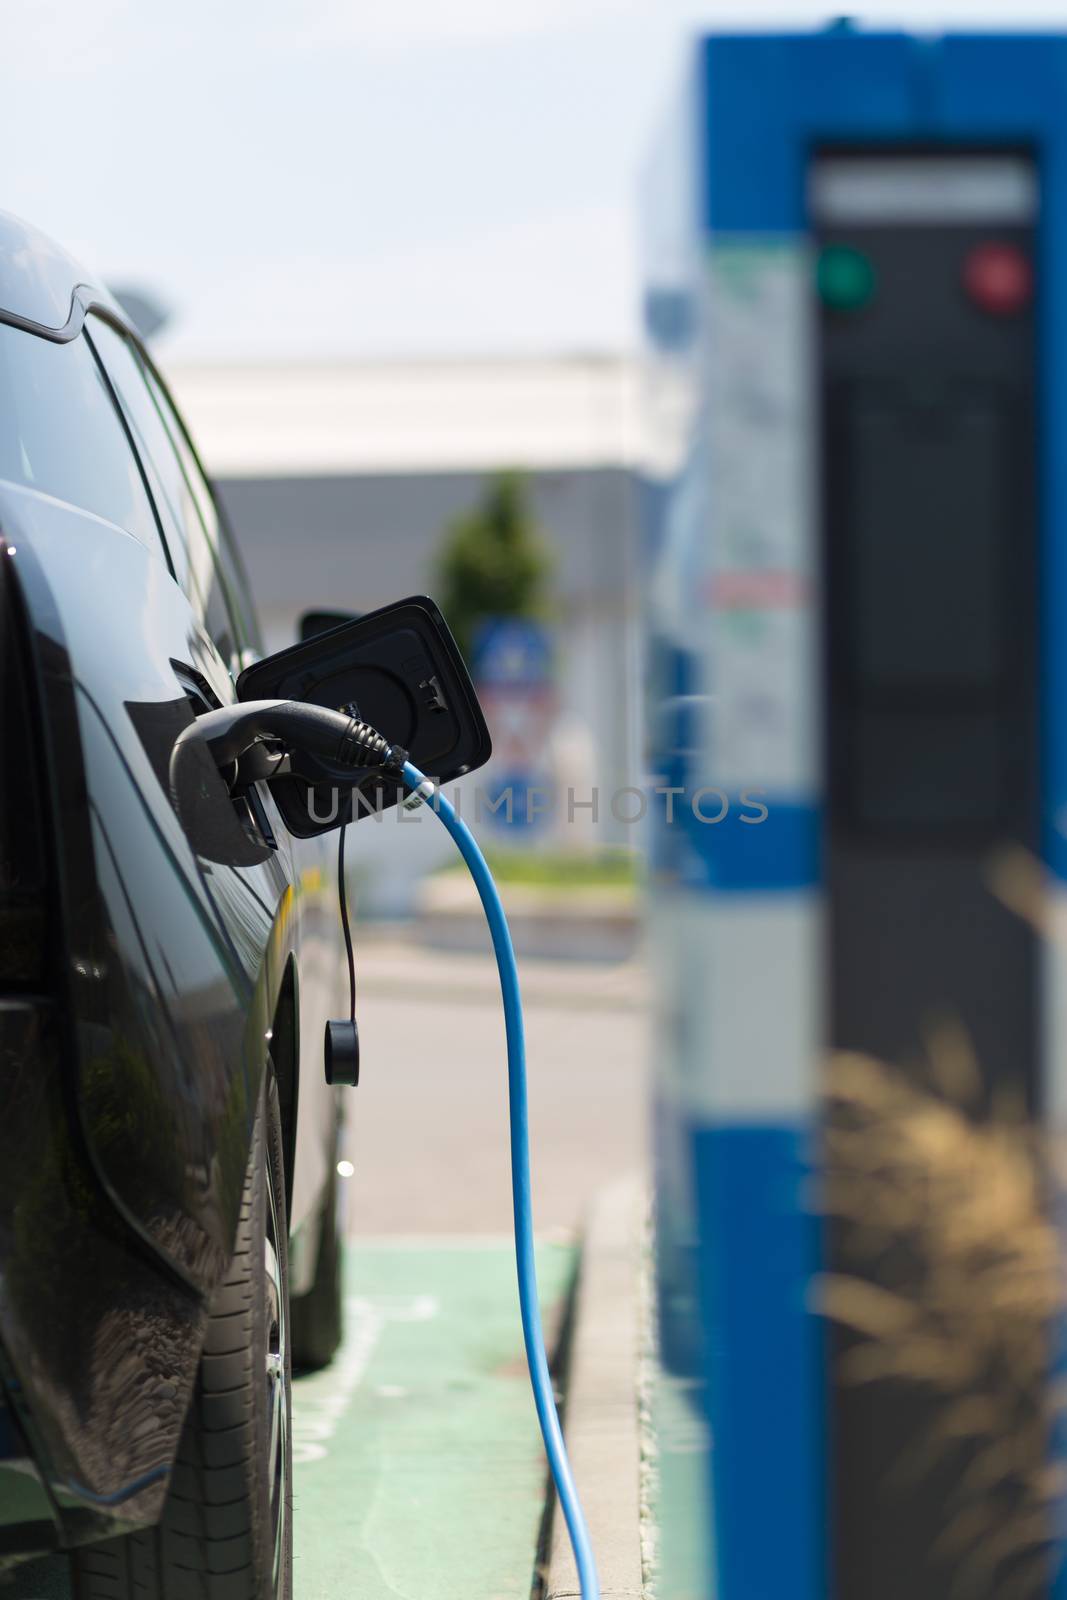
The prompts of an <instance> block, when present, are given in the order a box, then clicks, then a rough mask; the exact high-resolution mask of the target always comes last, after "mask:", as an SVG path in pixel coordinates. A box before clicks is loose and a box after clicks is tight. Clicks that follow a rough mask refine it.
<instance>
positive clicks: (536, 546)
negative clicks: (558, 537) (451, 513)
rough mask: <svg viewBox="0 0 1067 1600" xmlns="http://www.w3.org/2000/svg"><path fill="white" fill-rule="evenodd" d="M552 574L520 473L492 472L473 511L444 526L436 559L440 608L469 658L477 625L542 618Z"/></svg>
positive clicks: (548, 557)
mask: <svg viewBox="0 0 1067 1600" xmlns="http://www.w3.org/2000/svg"><path fill="white" fill-rule="evenodd" d="M551 570H552V563H551V558H550V554H549V550H548V547H547V546H546V544H545V542H544V540H543V538H542V537H541V534H540V532H539V530H538V528H537V525H536V523H535V521H534V519H533V515H532V513H531V510H530V505H529V496H528V493H527V488H526V484H525V481H524V480H523V478H522V476H521V474H519V473H517V472H500V473H497V474H495V475H494V476H493V477H492V478H491V479H490V480H489V483H488V484H487V485H486V488H485V492H484V494H483V495H482V498H481V500H480V501H479V503H478V504H477V505H476V506H475V507H474V508H473V510H471V511H466V512H464V513H463V514H462V515H461V516H458V517H456V518H455V519H454V520H453V521H452V522H451V523H449V525H448V527H447V528H446V529H445V535H444V542H443V545H442V547H441V550H440V553H439V555H438V559H437V583H438V592H439V595H440V601H441V609H442V611H443V612H444V614H445V616H446V617H447V619H448V623H449V626H450V627H451V629H452V632H453V633H454V634H455V636H456V641H457V643H458V645H459V647H460V649H461V650H462V651H463V654H464V655H465V656H466V657H467V658H468V659H469V657H470V650H471V645H472V643H473V639H474V634H475V630H476V629H477V627H478V624H479V623H480V622H483V621H485V620H486V619H487V618H490V617H536V616H542V615H544V612H545V609H546V605H547V591H548V582H549V578H550V575H551Z"/></svg>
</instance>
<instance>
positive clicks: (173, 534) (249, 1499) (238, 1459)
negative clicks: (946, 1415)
mask: <svg viewBox="0 0 1067 1600" xmlns="http://www.w3.org/2000/svg"><path fill="white" fill-rule="evenodd" d="M296 531H297V530H294V532H296ZM258 643H259V641H258V635H257V631H256V621H255V617H254V615H253V613H252V610H251V607H250V604H249V599H248V588H247V584H246V582H245V579H244V576H243V574H242V570H241V566H240V562H239V560H238V556H237V552H236V549H235V547H234V544H233V541H232V539H231V536H230V534H229V532H228V530H227V527H226V523H225V518H224V516H223V515H222V512H221V509H220V506H219V503H218V501H217V500H216V497H215V495H214V493H213V492H212V489H211V486H210V484H209V482H208V480H207V478H206V477H205V474H204V472H203V471H202V469H201V466H200V464H199V461H198V459H197V456H196V452H195V450H194V448H193V446H192V444H191V442H190V439H189V436H188V433H187V432H186V430H185V428H184V426H183V424H182V421H181V419H180V417H179V416H178V414H177V412H176V411H175V408H174V405H173V403H172V401H171V399H170V397H169V395H168V392H167V389H166V386H165V384H164V383H163V381H162V379H161V378H160V375H159V373H158V372H157V370H156V368H155V367H154V365H153V363H152V360H151V359H150V357H149V356H148V354H147V353H146V351H145V349H144V348H143V346H142V344H141V342H140V340H139V339H138V336H137V333H136V331H135V329H134V328H133V327H132V326H131V324H130V322H129V321H128V320H127V318H126V317H125V316H124V314H123V312H122V310H121V309H120V307H119V306H118V305H117V304H116V302H115V301H114V300H113V299H112V297H111V296H110V295H109V294H108V292H107V291H106V289H105V288H104V287H103V286H102V285H100V284H98V283H94V282H93V281H92V279H91V278H89V277H87V276H86V275H85V274H84V273H83V272H82V271H80V269H79V268H78V267H77V266H76V264H75V263H74V262H73V261H72V260H71V259H70V258H69V257H68V256H67V255H66V254H65V253H64V252H63V251H62V250H60V249H58V248H57V247H56V246H55V245H54V244H52V243H51V241H49V240H48V239H46V238H44V237H43V236H42V235H41V234H39V233H38V232H37V231H36V230H34V229H32V228H30V227H28V226H27V225H25V224H24V223H22V222H20V221H18V220H17V219H15V218H13V217H10V216H0V1568H2V1567H4V1566H10V1565H15V1564H17V1563H18V1562H19V1561H21V1560H22V1559H24V1558H25V1557H27V1556H31V1555H34V1554H38V1553H43V1552H49V1551H56V1550H69V1552H70V1560H71V1565H72V1571H73V1584H74V1592H75V1594H76V1595H78V1596H80V1597H81V1600H98V1597H99V1600H102V1597H104V1596H106V1597H108V1600H123V1597H127V1596H129V1597H132V1596H133V1595H134V1594H135V1593H136V1594H137V1595H138V1596H144V1597H145V1600H153V1597H158V1600H162V1597H163V1596H164V1595H166V1596H167V1600H183V1597H185V1596H194V1595H195V1596H197V1597H204V1600H210V1597H217V1600H238V1597H246V1596H247V1597H255V1600H260V1597H263V1596H268V1595H269V1596H280V1597H285V1596H287V1595H289V1593H290V1592H291V1567H290V1550H291V1525H290V1506H291V1486H290V1459H291V1447H290V1437H289V1405H290V1400H289V1381H290V1370H291V1363H292V1361H293V1360H294V1359H295V1360H298V1361H301V1362H307V1363H322V1362H324V1361H326V1360H327V1359H328V1358H329V1356H330V1354H331V1353H332V1351H333V1349H334V1348H335V1346H336V1344H337V1342H338V1339H339V1336H340V1312H341V1299H340V1274H339V1251H338V1239H337V1223H336V1216H337V1204H336V1188H337V1172H336V1169H337V1154H338V1139H339V1136H340V1117H339V1107H338V1102H337V1099H336V1090H333V1089H330V1088H329V1087H328V1086H327V1084H326V1082H325V1078H324V1074H323V1065H322V1060H323V1056H322V1041H323V1031H324V1025H325V1021H326V1019H327V1018H328V1017H330V1016H334V1015H337V1014H338V1013H340V1012H342V1011H344V1010H345V1009H346V1006H347V990H346V989H345V988H344V985H343V976H344V973H343V965H342V960H341V951H340V941H339V934H338V925H337V914H336V902H335V899H334V893H335V886H334V879H333V876H332V872H331V864H330V863H331V860H332V854H333V852H332V851H330V850H328V849H327V846H326V844H325V842H324V841H323V840H321V839H319V838H317V837H307V838H297V837H295V836H294V834H293V832H292V830H291V829H290V828H289V827H288V826H287V825H286V822H285V820H284V819H283V816H282V814H281V813H280V811H279V809H278V807H277V805H276V804H275V802H274V800H273V799H272V796H271V793H270V790H269V788H268V786H267V785H266V784H264V783H259V782H255V781H250V782H247V783H246V784H245V785H244V786H243V788H242V791H241V792H240V793H239V794H235V793H234V790H233V786H232V785H231V784H228V783H227V781H226V778H225V774H219V773H215V772H213V771H210V770H205V771H204V772H202V773H201V774H200V775H199V777H198V779H197V783H198V785H199V787H198V789H197V793H196V795H195V802H196V804H195V815H196V823H197V825H196V828H195V829H194V830H192V832H191V831H190V828H189V826H188V816H183V815H182V812H181V807H179V806H177V805H176V804H175V796H174V793H173V785H172V783H171V775H170V770H169V761H170V755H171V752H172V750H173V747H174V744H175V740H176V738H177V737H178V735H179V734H180V733H181V731H182V730H183V729H184V728H186V727H187V726H188V725H189V724H190V722H191V721H192V719H193V718H194V717H196V716H198V715H200V714H201V713H203V712H204V711H205V710H208V709H210V708H215V707H219V706H224V705H227V704H229V703H231V702H232V701H233V700H234V698H235V695H236V694H237V690H236V688H235V683H236V680H237V678H238V676H239V674H240V673H241V672H242V670H243V669H248V668H249V667H250V665H251V664H252V663H254V662H255V660H256V657H257V651H258ZM309 831H312V832H313V831H314V830H309ZM194 835H195V836H194ZM290 1296H291V1297H292V1309H291V1311H290Z"/></svg>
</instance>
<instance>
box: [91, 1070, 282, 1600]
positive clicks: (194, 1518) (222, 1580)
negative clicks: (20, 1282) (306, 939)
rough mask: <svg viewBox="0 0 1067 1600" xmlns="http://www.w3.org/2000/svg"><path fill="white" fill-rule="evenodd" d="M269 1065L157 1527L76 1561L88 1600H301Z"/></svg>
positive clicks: (275, 1114) (94, 1548)
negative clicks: (224, 1267)
mask: <svg viewBox="0 0 1067 1600" xmlns="http://www.w3.org/2000/svg"><path fill="white" fill-rule="evenodd" d="M282 1149H283V1146H282V1130H281V1117H280V1114H279V1109H278V1090H277V1085H276V1084H275V1081H274V1073H273V1070H272V1068H271V1067H270V1066H269V1065H268V1067H267V1070H266V1073H265V1075H264V1085H263V1098H262V1101H261V1104H260V1109H259V1115H258V1116H257V1118H256V1126H255V1131H254V1134H253V1139H252V1150H251V1154H250V1156H249V1162H248V1172H247V1175H246V1177H245V1186H244V1193H243V1196H242V1200H241V1213H240V1219H239V1221H238V1225H237V1238H236V1242H235V1245H234V1253H233V1259H232V1261H231V1262H230V1267H229V1271H228V1272H227V1275H226V1278H225V1280H224V1281H223V1282H222V1283H221V1284H220V1285H219V1287H218V1288H217V1289H216V1291H215V1294H214V1297H213V1299H212V1303H211V1311H210V1316H209V1320H208V1327H207V1336H206V1339H205V1341H204V1349H203V1352H202V1354H201V1358H200V1371H199V1374H198V1376H197V1382H196V1389H195V1391H194V1394H193V1400H192V1404H191V1406H190V1409H189V1415H188V1416H187V1418H186V1421H185V1429H184V1432H183V1434H182V1439H181V1444H180V1446H179V1449H178V1455H177V1458H176V1460H175V1464H174V1470H173V1472H172V1474H171V1483H170V1490H169V1492H168V1495H167V1499H166V1502H165V1504H164V1508H163V1515H162V1518H161V1520H160V1522H159V1523H158V1525H157V1526H156V1527H155V1528H149V1529H146V1530H144V1531H142V1532H138V1533H133V1534H128V1535H126V1536H125V1537H122V1538H116V1539H109V1540H107V1541H105V1542H104V1543H101V1544H96V1545H86V1546H85V1547H83V1548H82V1549H80V1550H76V1551H74V1552H73V1554H72V1557H71V1562H72V1574H73V1589H74V1595H75V1597H76V1600H292V1431H291V1427H290V1379H291V1362H290V1339H289V1321H288V1293H289V1282H288V1260H287V1253H286V1240H287V1237H288V1233H287V1226H286V1215H285V1169H284V1162H283V1158H282Z"/></svg>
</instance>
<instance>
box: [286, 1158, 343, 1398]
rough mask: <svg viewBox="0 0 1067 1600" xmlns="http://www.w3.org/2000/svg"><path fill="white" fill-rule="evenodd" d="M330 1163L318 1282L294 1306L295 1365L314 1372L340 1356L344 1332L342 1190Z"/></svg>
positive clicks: (317, 1268)
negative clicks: (338, 1354)
mask: <svg viewBox="0 0 1067 1600" xmlns="http://www.w3.org/2000/svg"><path fill="white" fill-rule="evenodd" d="M338 1151H339V1141H338V1142H337V1149H336V1150H335V1155H334V1159H333V1160H332V1161H331V1163H330V1175H329V1178H328V1180H327V1184H326V1199H325V1202H324V1205H323V1211H322V1227H321V1229H320V1232H319V1244H318V1251H317V1254H316V1257H315V1279H314V1282H313V1283H312V1285H311V1288H310V1289H309V1290H308V1292H307V1294H302V1295H298V1296H297V1297H296V1299H294V1300H293V1303H292V1316H291V1327H292V1350H293V1365H294V1367H297V1368H301V1367H303V1368H308V1369H311V1370H314V1369H315V1368H317V1367H325V1366H326V1365H327V1364H328V1363H329V1362H330V1361H332V1360H333V1357H334V1356H335V1355H336V1353H337V1349H338V1346H339V1345H340V1343H341V1335H342V1334H343V1332H344V1304H343V1288H344V1283H343V1279H344V1255H343V1235H344V1227H343V1214H342V1202H343V1198H344V1196H343V1191H342V1189H341V1185H340V1183H339V1182H338V1176H337V1160H336V1155H337V1153H338Z"/></svg>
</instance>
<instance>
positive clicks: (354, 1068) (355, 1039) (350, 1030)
mask: <svg viewBox="0 0 1067 1600" xmlns="http://www.w3.org/2000/svg"><path fill="white" fill-rule="evenodd" d="M344 804H345V812H344V815H343V817H342V819H341V836H340V838H339V839H338V841H337V905H338V909H339V911H340V913H341V932H342V933H343V934H344V936H345V951H346V953H347V955H348V995H349V1008H348V1016H347V1017H344V1018H340V1019H336V1020H334V1021H332V1022H328V1023H327V1024H326V1037H325V1039H324V1041H323V1046H324V1050H325V1065H326V1082H327V1083H333V1084H340V1083H347V1084H350V1085H352V1086H355V1085H356V1084H357V1083H358V1082H359V1029H358V1028H357V1027H356V961H355V957H354V956H353V954H352V929H351V928H350V926H349V923H348V891H347V889H346V887H345V834H346V833H347V831H348V824H349V823H350V822H351V820H352V793H351V791H349V793H348V794H347V795H346V796H345V801H344Z"/></svg>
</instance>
